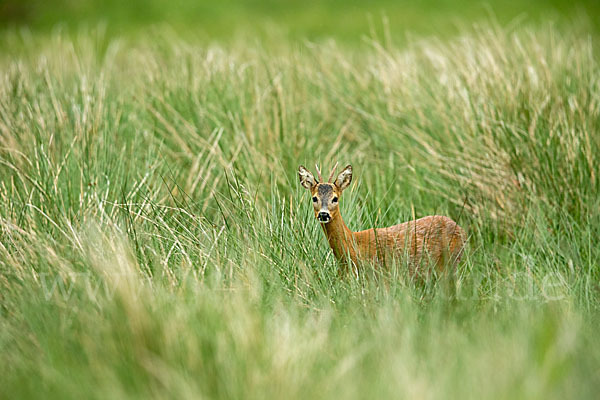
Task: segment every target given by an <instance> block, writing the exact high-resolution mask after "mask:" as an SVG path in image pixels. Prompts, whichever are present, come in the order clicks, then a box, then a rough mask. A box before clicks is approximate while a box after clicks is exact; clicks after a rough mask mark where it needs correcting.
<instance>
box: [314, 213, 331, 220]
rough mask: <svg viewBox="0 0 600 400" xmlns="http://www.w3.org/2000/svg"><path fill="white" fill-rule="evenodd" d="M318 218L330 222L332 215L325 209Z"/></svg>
mask: <svg viewBox="0 0 600 400" xmlns="http://www.w3.org/2000/svg"><path fill="white" fill-rule="evenodd" d="M317 218H318V219H319V221H321V222H329V220H330V219H331V215H329V213H328V212H325V211H321V212H320V213H319V215H317Z"/></svg>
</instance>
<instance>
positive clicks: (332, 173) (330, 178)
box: [327, 163, 338, 183]
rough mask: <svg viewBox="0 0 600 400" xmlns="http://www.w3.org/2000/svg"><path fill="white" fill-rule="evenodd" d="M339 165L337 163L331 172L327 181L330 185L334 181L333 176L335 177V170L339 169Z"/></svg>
mask: <svg viewBox="0 0 600 400" xmlns="http://www.w3.org/2000/svg"><path fill="white" fill-rule="evenodd" d="M337 166H338V163H335V165H334V166H333V169H332V170H331V174H329V179H328V180H327V182H329V183H333V182H331V180H332V179H333V176H334V175H335V170H336V169H337Z"/></svg>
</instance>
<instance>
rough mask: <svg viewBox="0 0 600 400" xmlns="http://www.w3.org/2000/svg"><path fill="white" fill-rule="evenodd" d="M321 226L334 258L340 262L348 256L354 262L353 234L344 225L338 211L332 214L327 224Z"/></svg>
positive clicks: (354, 245)
mask: <svg viewBox="0 0 600 400" xmlns="http://www.w3.org/2000/svg"><path fill="white" fill-rule="evenodd" d="M321 226H322V228H323V232H325V237H326V238H327V241H328V242H329V246H330V247H331V249H332V250H333V254H335V257H336V258H337V259H338V260H340V261H345V260H346V257H348V256H350V258H351V259H352V260H353V261H354V260H355V258H356V243H355V241H354V234H353V233H352V231H351V230H350V229H348V227H347V226H346V224H345V223H344V220H343V218H342V215H341V214H340V213H339V211H338V212H336V213H335V214H333V216H332V218H331V221H330V222H329V223H327V224H321Z"/></svg>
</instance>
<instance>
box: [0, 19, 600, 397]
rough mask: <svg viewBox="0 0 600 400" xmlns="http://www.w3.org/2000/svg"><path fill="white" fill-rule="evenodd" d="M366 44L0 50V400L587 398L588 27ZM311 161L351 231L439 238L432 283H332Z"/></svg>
mask: <svg viewBox="0 0 600 400" xmlns="http://www.w3.org/2000/svg"><path fill="white" fill-rule="evenodd" d="M563 22H564V21H563ZM377 26H378V27H379V28H381V32H380V33H381V34H379V33H378V32H379V31H377V30H376V31H375V32H372V33H371V34H366V35H364V36H363V37H362V39H360V40H359V41H357V42H352V43H348V42H344V41H343V40H341V41H338V40H335V39H331V40H314V41H313V40H292V39H290V38H287V37H280V36H278V35H276V34H274V36H270V37H269V40H253V41H251V42H252V43H251V45H248V43H247V42H244V41H243V40H240V38H236V39H235V40H232V41H231V42H227V43H226V44H223V43H219V42H206V41H203V40H198V39H197V38H196V39H195V38H193V37H190V36H189V35H182V34H180V33H178V32H176V31H174V30H172V29H168V28H165V27H156V28H154V29H148V30H145V31H144V34H143V35H134V36H128V35H116V36H115V35H112V34H110V33H107V31H106V28H105V27H104V26H99V27H96V28H94V27H91V28H90V27H87V28H84V29H80V30H75V31H73V32H65V31H61V30H55V31H51V32H42V33H40V32H36V31H30V30H26V29H8V30H5V31H3V32H2V34H1V36H0V37H1V42H2V43H1V48H2V50H3V51H2V54H0V398H6V399H12V398H45V399H48V398H57V399H64V398H98V399H104V398H113V399H117V398H123V399H125V398H166V397H170V398H194V399H196V398H215V399H216V398H219V399H220V398H243V399H253V398H256V399H259V398H260V399H265V398H273V399H279V398H289V399H307V398H323V399H326V398H357V399H358V398H411V399H412V398H427V399H437V398H457V399H469V398H473V399H480V398H491V399H507V398H510V399H519V398H522V399H553V398H556V399H563V398H579V399H583V398H596V397H597V394H598V392H599V390H600V337H599V335H598V330H599V329H600V286H599V284H598V283H599V282H600V265H599V260H600V249H599V247H598V245H597V242H598V237H599V235H600V192H599V189H600V178H599V176H598V173H599V171H598V165H600V136H599V129H600V68H599V66H600V65H599V62H598V61H599V60H598V46H597V34H596V33H594V32H595V28H594V27H593V23H592V22H590V20H587V19H585V18H583V19H577V20H575V22H574V23H566V22H564V23H557V24H553V23H530V24H529V23H519V24H514V25H511V26H507V25H506V24H501V23H498V22H497V21H494V20H493V19H491V20H486V22H483V23H479V24H476V25H474V26H469V27H468V28H465V29H463V30H461V32H459V33H458V34H456V35H452V36H451V37H445V38H443V39H441V38H439V37H438V36H423V37H415V38H412V39H410V40H406V39H402V40H401V41H400V43H401V44H398V42H397V41H396V40H395V35H394V34H389V35H387V34H386V32H388V31H386V28H385V23H382V24H381V25H377ZM379 28H378V29H379ZM265 35H269V33H265ZM335 162H340V164H343V165H345V164H347V163H351V164H352V165H353V167H354V180H353V183H352V186H351V187H350V188H349V189H347V190H346V192H344V195H343V197H342V198H341V200H340V203H341V209H342V213H343V215H344V218H345V220H346V223H347V224H348V226H349V227H350V228H351V229H353V230H360V229H366V228H368V227H373V226H388V225H393V224H396V223H399V222H403V221H406V220H409V219H411V218H414V217H421V216H425V215H430V214H444V215H448V216H450V217H452V218H453V219H455V220H456V221H457V222H458V223H459V224H460V225H461V226H463V227H464V229H465V230H466V231H467V233H468V235H469V243H468V249H467V251H466V253H465V256H464V258H463V261H462V263H461V264H460V265H459V267H458V270H457V274H456V277H455V279H453V280H445V279H434V278H432V279H425V280H424V281H422V280H415V279H413V278H412V277H411V276H410V274H408V273H406V271H405V268H404V266H403V265H391V266H389V268H388V269H387V270H385V271H371V270H369V269H368V268H366V269H365V271H366V272H365V274H363V275H360V276H358V277H352V276H345V277H340V276H339V275H338V273H337V270H338V268H339V266H338V264H337V262H336V260H335V259H334V258H333V256H332V254H331V252H330V250H329V248H328V246H327V242H326V241H325V238H324V237H323V233H322V232H321V230H320V227H319V225H318V223H317V221H316V220H315V218H314V215H313V212H312V205H311V201H310V196H309V195H308V194H307V193H306V192H305V190H304V189H303V188H302V187H301V186H300V184H299V182H298V177H297V168H298V165H299V164H304V165H306V166H307V167H309V168H311V169H313V165H314V164H315V163H319V164H321V165H322V166H323V169H328V168H330V167H331V166H332V165H333V164H334V163H335ZM313 171H314V169H313Z"/></svg>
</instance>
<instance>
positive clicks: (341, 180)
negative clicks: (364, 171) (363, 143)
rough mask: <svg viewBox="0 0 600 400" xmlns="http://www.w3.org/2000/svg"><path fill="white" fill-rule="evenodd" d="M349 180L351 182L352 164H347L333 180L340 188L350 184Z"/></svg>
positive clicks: (342, 188)
mask: <svg viewBox="0 0 600 400" xmlns="http://www.w3.org/2000/svg"><path fill="white" fill-rule="evenodd" d="M350 182H352V165H347V166H346V168H344V170H343V171H342V172H340V174H339V175H338V177H337V179H336V180H335V186H337V187H338V188H339V189H340V190H344V189H346V188H347V187H348V186H350Z"/></svg>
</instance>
